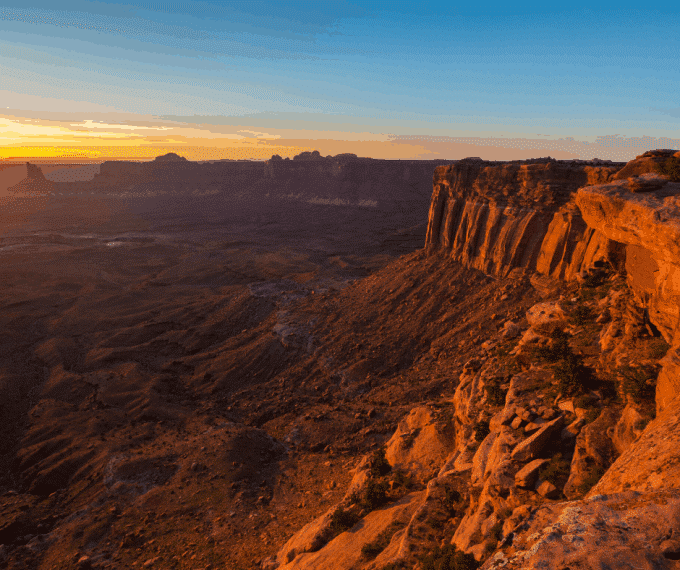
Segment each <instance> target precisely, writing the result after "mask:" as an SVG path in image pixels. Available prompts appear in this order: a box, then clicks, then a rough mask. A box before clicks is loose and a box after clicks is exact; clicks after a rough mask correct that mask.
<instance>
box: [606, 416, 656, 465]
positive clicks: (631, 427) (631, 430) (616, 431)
mask: <svg viewBox="0 0 680 570" xmlns="http://www.w3.org/2000/svg"><path fill="white" fill-rule="evenodd" d="M648 421H649V418H647V417H645V416H644V415H642V414H641V413H640V411H639V410H638V409H637V408H636V407H635V406H634V405H632V404H628V405H627V406H626V407H625V408H624V410H623V412H622V413H621V417H620V418H619V421H618V422H617V423H616V425H615V426H614V427H612V428H610V429H609V431H608V432H607V435H608V436H609V438H610V439H611V440H612V443H613V444H614V447H615V449H616V452H617V454H618V455H621V454H622V453H623V452H624V451H626V449H628V448H629V447H630V446H631V445H632V444H633V443H635V442H636V441H637V439H638V438H639V437H640V434H641V433H642V431H643V430H644V428H645V426H646V425H647V423H648Z"/></svg>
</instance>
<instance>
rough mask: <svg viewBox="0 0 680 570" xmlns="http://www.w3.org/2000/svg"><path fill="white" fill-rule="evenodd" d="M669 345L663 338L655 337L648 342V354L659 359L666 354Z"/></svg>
mask: <svg viewBox="0 0 680 570" xmlns="http://www.w3.org/2000/svg"><path fill="white" fill-rule="evenodd" d="M669 348H670V345H669V344H668V343H667V342H666V341H665V340H664V339H663V338H655V339H654V340H652V341H651V342H650V343H649V356H650V357H651V358H654V359H657V360H658V359H660V358H663V357H664V356H666V353H667V352H668V349H669Z"/></svg>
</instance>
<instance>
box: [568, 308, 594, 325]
mask: <svg viewBox="0 0 680 570" xmlns="http://www.w3.org/2000/svg"><path fill="white" fill-rule="evenodd" d="M592 315H593V314H592V311H591V310H590V309H589V308H588V307H586V306H585V305H577V306H576V307H574V309H573V310H572V311H571V315H569V320H570V321H571V322H572V323H573V324H575V325H576V326H583V325H585V324H586V323H587V322H588V321H590V320H591V319H592Z"/></svg>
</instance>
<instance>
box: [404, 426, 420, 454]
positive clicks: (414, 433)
mask: <svg viewBox="0 0 680 570" xmlns="http://www.w3.org/2000/svg"><path fill="white" fill-rule="evenodd" d="M419 433H420V428H416V429H414V430H411V431H410V432H409V433H408V434H407V435H406V437H404V440H403V441H404V446H405V447H406V448H407V449H408V448H410V447H411V446H412V445H413V442H414V441H415V440H416V438H417V437H418V434H419Z"/></svg>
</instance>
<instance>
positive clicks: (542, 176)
mask: <svg viewBox="0 0 680 570" xmlns="http://www.w3.org/2000/svg"><path fill="white" fill-rule="evenodd" d="M618 168H619V166H618V165H612V166H591V165H584V164H572V163H568V162H558V161H554V160H551V159H537V160H536V161H527V162H524V163H520V162H516V163H489V162H482V161H467V160H462V161H459V162H458V163H457V164H453V165H447V166H440V167H437V169H436V170H435V174H434V181H433V182H434V192H433V195H432V203H431V206H430V214H429V220H428V229H427V238H426V246H427V247H430V248H434V247H441V248H445V249H448V250H450V252H451V256H452V257H453V258H454V259H456V260H457V261H460V262H462V263H463V264H464V265H466V266H468V267H474V268H476V269H480V270H482V271H485V272H487V273H492V274H495V275H506V274H507V273H508V272H509V271H510V270H511V269H512V268H514V267H524V268H527V269H531V270H535V269H536V268H537V265H538V264H539V257H540V266H541V268H542V271H543V272H545V273H551V274H555V273H556V274H558V275H560V276H562V275H563V274H564V273H565V272H568V271H569V270H568V269H567V267H569V266H571V265H580V263H579V262H578V261H577V258H578V257H579V256H581V255H585V250H586V249H588V247H587V244H586V245H585V247H584V246H583V245H581V246H580V248H578V249H576V243H577V242H578V241H583V240H582V238H583V236H582V234H583V231H584V230H585V229H586V228H585V224H584V223H583V221H582V220H581V219H580V217H579V216H578V214H577V212H576V211H575V210H574V208H573V207H571V208H569V207H568V206H567V207H566V208H565V209H564V210H560V208H561V207H562V206H565V205H566V203H567V202H568V201H569V199H570V197H571V195H572V194H573V193H574V192H575V191H576V190H577V189H578V188H580V187H582V186H587V185H590V184H596V183H602V182H607V181H608V180H610V179H611V177H612V176H613V175H614V173H615V172H616V171H617V170H618ZM556 210H558V213H557V214H556V213H555V212H556ZM558 227H559V228H560V230H559V231H558V229H557V228H558ZM546 237H547V241H546ZM544 241H545V242H546V246H548V247H549V248H550V251H544V252H543V253H542V254H541V252H542V250H543V249H544V248H543V244H544ZM591 249H592V248H591ZM572 258H574V259H573V260H572ZM579 261H580V260H579ZM571 271H572V272H573V270H571Z"/></svg>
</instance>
